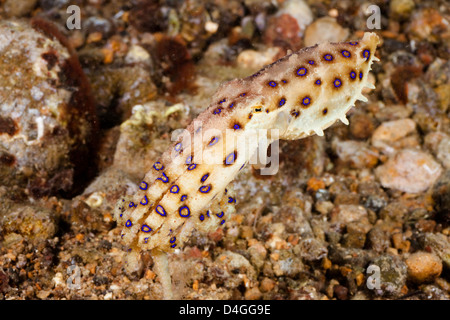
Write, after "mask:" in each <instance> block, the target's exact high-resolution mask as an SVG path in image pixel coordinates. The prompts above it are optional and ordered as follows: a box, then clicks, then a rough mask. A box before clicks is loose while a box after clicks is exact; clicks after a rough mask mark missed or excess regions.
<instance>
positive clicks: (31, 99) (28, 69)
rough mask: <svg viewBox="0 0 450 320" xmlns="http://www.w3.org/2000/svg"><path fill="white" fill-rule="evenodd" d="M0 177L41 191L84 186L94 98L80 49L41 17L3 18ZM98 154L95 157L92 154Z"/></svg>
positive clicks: (88, 167) (89, 166)
mask: <svg viewBox="0 0 450 320" xmlns="http://www.w3.org/2000/svg"><path fill="white" fill-rule="evenodd" d="M0 112H1V115H0V181H1V184H4V185H8V186H12V185H20V186H28V187H29V190H30V191H31V193H32V194H33V195H35V196H42V195H46V194H51V193H55V192H58V191H61V190H63V191H67V192H68V191H71V190H73V189H79V188H80V187H81V185H80V182H84V181H85V180H86V179H87V178H88V177H89V175H90V174H91V173H92V171H90V170H92V169H94V168H95V162H94V163H92V161H89V162H86V161H85V160H86V157H87V156H88V155H89V153H90V152H91V151H92V150H91V148H92V147H93V145H92V144H91V142H92V139H93V138H94V136H93V133H94V132H95V128H96V124H95V112H94V103H93V100H92V97H91V94H90V89H89V85H88V83H87V81H86V78H85V76H84V74H83V71H82V69H81V67H80V65H79V63H78V60H77V58H76V56H75V54H74V53H73V52H72V50H71V49H68V47H67V46H66V40H65V39H64V38H63V37H62V36H61V35H60V34H59V32H58V31H57V29H56V27H54V26H52V25H51V24H50V23H48V22H44V21H42V20H33V21H32V23H31V24H30V23H28V22H25V21H12V20H2V21H0ZM92 160H94V159H92Z"/></svg>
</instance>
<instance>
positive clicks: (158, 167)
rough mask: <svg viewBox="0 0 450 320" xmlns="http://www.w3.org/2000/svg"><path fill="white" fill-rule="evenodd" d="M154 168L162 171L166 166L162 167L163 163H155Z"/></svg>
mask: <svg viewBox="0 0 450 320" xmlns="http://www.w3.org/2000/svg"><path fill="white" fill-rule="evenodd" d="M153 168H154V169H155V170H156V171H159V170H162V169H164V166H163V165H162V163H161V162H159V161H158V162H155V164H154V165H153Z"/></svg>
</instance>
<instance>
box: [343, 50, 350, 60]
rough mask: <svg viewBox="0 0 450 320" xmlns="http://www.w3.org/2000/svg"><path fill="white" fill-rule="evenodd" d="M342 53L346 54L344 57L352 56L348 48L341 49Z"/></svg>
mask: <svg viewBox="0 0 450 320" xmlns="http://www.w3.org/2000/svg"><path fill="white" fill-rule="evenodd" d="M341 53H342V55H343V56H344V58H350V57H351V55H352V54H351V53H350V52H349V51H347V50H342V51H341Z"/></svg>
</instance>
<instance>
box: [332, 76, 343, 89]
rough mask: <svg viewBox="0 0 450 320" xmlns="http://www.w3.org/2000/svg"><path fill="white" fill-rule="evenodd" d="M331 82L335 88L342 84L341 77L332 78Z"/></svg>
mask: <svg viewBox="0 0 450 320" xmlns="http://www.w3.org/2000/svg"><path fill="white" fill-rule="evenodd" d="M333 84H334V86H335V87H336V88H339V87H340V86H341V85H342V81H341V79H338V78H336V79H334V81H333Z"/></svg>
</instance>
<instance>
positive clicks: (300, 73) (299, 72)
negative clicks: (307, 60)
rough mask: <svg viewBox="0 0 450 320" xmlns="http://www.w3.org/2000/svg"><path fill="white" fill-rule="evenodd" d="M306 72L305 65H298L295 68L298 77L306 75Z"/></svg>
mask: <svg viewBox="0 0 450 320" xmlns="http://www.w3.org/2000/svg"><path fill="white" fill-rule="evenodd" d="M307 72H308V70H306V68H305V67H300V68H298V69H297V75H298V76H300V77H303V76H304V75H306V73H307Z"/></svg>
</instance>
